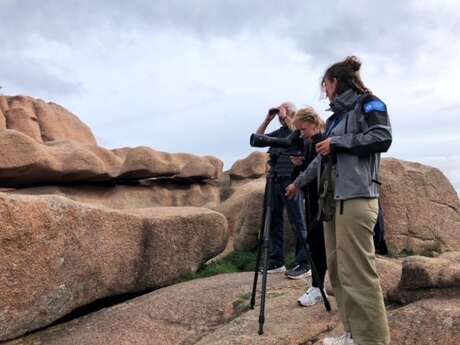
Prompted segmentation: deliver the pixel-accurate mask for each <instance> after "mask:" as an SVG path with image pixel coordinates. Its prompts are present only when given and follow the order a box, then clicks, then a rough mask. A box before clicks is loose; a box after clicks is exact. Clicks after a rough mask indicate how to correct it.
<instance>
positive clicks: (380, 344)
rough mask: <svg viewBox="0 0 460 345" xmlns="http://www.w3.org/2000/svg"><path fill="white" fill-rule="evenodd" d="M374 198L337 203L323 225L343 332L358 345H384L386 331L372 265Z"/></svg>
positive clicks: (384, 316)
mask: <svg viewBox="0 0 460 345" xmlns="http://www.w3.org/2000/svg"><path fill="white" fill-rule="evenodd" d="M377 216H378V200H377V199H363V198H360V199H351V200H345V201H343V205H342V208H341V205H340V201H337V205H336V211H335V216H334V218H333V219H332V220H331V221H330V222H324V237H325V243H326V255H327V267H328V270H329V278H330V280H331V285H332V289H333V291H334V294H335V297H336V302H337V308H338V312H339V315H340V319H341V320H342V323H343V326H344V328H345V331H347V332H351V333H352V336H353V340H354V341H355V343H356V344H358V345H387V344H389V343H390V332H389V329H388V321H387V316H386V310H385V305H384V302H383V294H382V289H381V287H380V281H379V277H378V275H377V270H376V266H375V250H374V242H373V234H374V225H375V223H376V221H377Z"/></svg>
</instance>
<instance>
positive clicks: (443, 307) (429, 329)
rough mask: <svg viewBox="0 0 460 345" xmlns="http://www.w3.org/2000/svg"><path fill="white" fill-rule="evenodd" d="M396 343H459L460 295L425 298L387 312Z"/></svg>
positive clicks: (445, 344)
mask: <svg viewBox="0 0 460 345" xmlns="http://www.w3.org/2000/svg"><path fill="white" fill-rule="evenodd" d="M388 322H389V324H390V330H391V343H392V344H395V345H434V344H438V345H457V344H460V297H458V296H457V297H456V298H442V297H438V298H433V299H424V300H422V301H418V302H415V303H411V304H408V305H406V306H403V307H401V308H398V309H396V310H392V311H390V312H389V316H388Z"/></svg>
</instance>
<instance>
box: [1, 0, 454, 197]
mask: <svg viewBox="0 0 460 345" xmlns="http://www.w3.org/2000/svg"><path fill="white" fill-rule="evenodd" d="M458 13H460V2H459V1H456V0H431V1H423V0H418V1H410V0H405V1H396V0H392V1H385V2H383V1H379V2H378V1H364V0H354V1H353V2H350V1H341V0H338V1H305V0H303V1H301V0H298V1H293V0H285V1H283V2H281V1H272V0H264V1H262V0H245V1H243V0H220V1H217V0H193V1H192V0H189V1H186V0H182V1H177V0H167V1H166V0H154V1H152V0H130V1H121V0H112V1H102V0H91V1H90V0H80V1H76V0H41V1H39V2H37V1H36V0H35V1H34V0H1V1H0V22H1V23H2V25H1V26H0V45H1V47H2V49H1V50H0V77H1V79H0V85H1V86H2V87H3V88H2V89H1V92H2V93H3V94H6V95H16V94H23V95H29V96H33V97H36V98H41V99H43V100H45V101H52V102H56V103H59V104H61V105H63V106H64V107H65V108H67V109H68V110H70V111H71V112H72V113H74V114H76V115H77V116H78V117H79V118H80V119H81V120H82V121H84V122H85V123H86V124H88V125H89V126H90V128H91V129H92V130H93V132H94V134H95V136H96V138H97V140H98V143H99V145H101V146H104V147H107V148H117V147H126V146H129V147H135V146H150V147H152V148H154V149H157V150H162V151H167V152H189V153H194V154H198V155H213V156H216V157H218V158H220V159H221V160H223V161H224V163H225V169H229V168H230V167H231V165H232V164H233V163H234V162H235V161H236V160H238V159H241V158H244V157H246V156H247V155H248V154H249V153H250V152H252V151H253V150H254V149H253V148H251V147H250V146H249V136H250V134H251V133H252V132H254V131H255V130H256V129H257V127H258V126H259V125H260V123H261V122H262V120H263V119H264V117H265V115H266V112H267V109H268V108H270V107H272V106H277V105H279V104H280V103H281V102H283V101H292V102H294V103H295V104H296V105H297V107H299V108H300V107H303V106H307V105H311V106H313V107H314V108H315V109H317V111H318V112H319V113H320V115H321V116H323V117H324V118H326V117H327V116H329V115H330V113H328V112H327V111H325V109H327V108H328V101H327V100H326V99H323V98H322V97H321V89H320V80H321V77H322V75H323V73H324V71H325V69H326V68H327V67H328V66H329V65H331V64H332V63H334V62H337V61H340V60H343V59H344V58H345V57H346V56H348V55H356V56H358V57H359V58H360V59H361V61H362V62H363V65H362V69H361V75H362V78H363V80H364V82H365V84H366V85H367V86H368V87H369V88H370V89H371V90H372V91H373V93H374V94H376V95H377V96H378V97H379V98H381V99H382V100H383V101H384V102H385V103H386V105H387V107H388V110H389V114H390V119H391V122H392V127H393V136H394V139H393V144H392V146H391V148H390V150H389V152H388V153H386V154H385V156H386V157H395V158H399V159H404V160H409V161H416V162H420V163H424V164H428V165H432V166H435V167H438V168H439V169H441V170H442V171H443V172H444V173H445V174H446V175H447V176H448V177H449V179H450V181H451V182H452V183H453V184H454V186H455V187H456V189H457V191H460V150H459V148H460V132H459V131H458V128H459V127H460V117H459V112H460V99H459V97H458V86H457V85H458V82H459V80H460V68H459V61H460V39H459V37H460V20H459V19H458V18H459V16H458ZM278 125H279V124H278V123H277V122H276V121H274V122H273V123H272V124H271V125H270V127H269V129H276V128H277V127H278Z"/></svg>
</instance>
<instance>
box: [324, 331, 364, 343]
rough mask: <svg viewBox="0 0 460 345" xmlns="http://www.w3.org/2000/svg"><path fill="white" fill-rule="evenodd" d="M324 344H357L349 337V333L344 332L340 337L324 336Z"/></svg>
mask: <svg viewBox="0 0 460 345" xmlns="http://www.w3.org/2000/svg"><path fill="white" fill-rule="evenodd" d="M323 344H324V345H357V344H356V343H355V342H354V341H353V339H352V338H351V334H350V333H345V334H343V335H341V336H340V337H334V338H324V340H323Z"/></svg>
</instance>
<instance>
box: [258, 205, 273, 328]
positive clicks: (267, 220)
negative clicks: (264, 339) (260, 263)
mask: <svg viewBox="0 0 460 345" xmlns="http://www.w3.org/2000/svg"><path fill="white" fill-rule="evenodd" d="M270 213H271V207H270V204H269V205H268V206H267V212H266V216H265V229H266V230H265V232H264V239H263V248H264V270H263V274H262V292H261V300H260V314H259V332H258V333H259V335H262V334H264V322H265V295H266V293H267V270H268V247H269V241H270V216H271V214H270Z"/></svg>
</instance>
